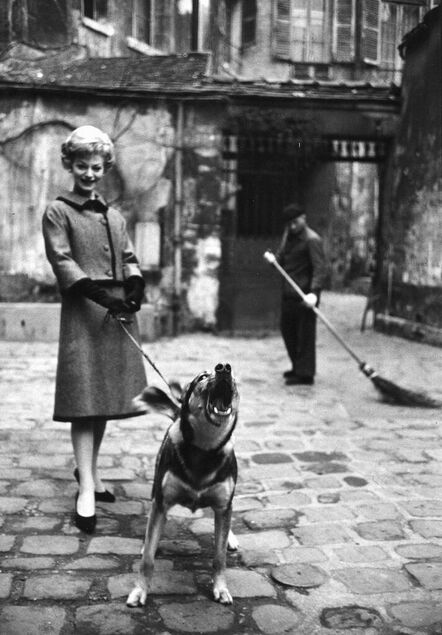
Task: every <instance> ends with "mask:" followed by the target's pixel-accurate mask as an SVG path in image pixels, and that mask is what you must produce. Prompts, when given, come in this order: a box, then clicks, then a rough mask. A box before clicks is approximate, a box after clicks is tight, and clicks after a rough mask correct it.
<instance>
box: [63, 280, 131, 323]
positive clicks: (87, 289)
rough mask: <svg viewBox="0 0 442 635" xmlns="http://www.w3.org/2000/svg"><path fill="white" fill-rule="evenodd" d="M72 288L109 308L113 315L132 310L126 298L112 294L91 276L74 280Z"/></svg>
mask: <svg viewBox="0 0 442 635" xmlns="http://www.w3.org/2000/svg"><path fill="white" fill-rule="evenodd" d="M71 290H73V291H75V292H76V293H80V294H81V295H83V296H84V297H85V298H89V300H92V301H93V302H96V303H97V304H99V305H100V306H102V307H104V308H105V309H108V310H109V312H110V313H112V315H116V314H118V313H130V312H131V311H130V309H129V307H128V305H127V304H126V302H125V301H124V300H122V299H121V298H116V297H115V296H113V295H111V294H110V293H108V292H107V291H106V290H105V289H103V287H100V285H99V284H97V283H96V282H94V281H93V280H91V279H90V278H82V279H81V280H78V281H77V282H74V284H73V285H72V286H71Z"/></svg>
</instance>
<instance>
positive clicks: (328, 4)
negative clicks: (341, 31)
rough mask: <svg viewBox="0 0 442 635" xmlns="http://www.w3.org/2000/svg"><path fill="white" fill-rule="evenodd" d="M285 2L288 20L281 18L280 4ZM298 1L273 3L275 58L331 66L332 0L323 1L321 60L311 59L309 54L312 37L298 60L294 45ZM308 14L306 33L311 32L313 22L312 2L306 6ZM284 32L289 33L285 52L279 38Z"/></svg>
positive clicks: (284, 0) (297, 62) (287, 0)
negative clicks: (296, 2)
mask: <svg viewBox="0 0 442 635" xmlns="http://www.w3.org/2000/svg"><path fill="white" fill-rule="evenodd" d="M281 1H283V2H285V3H286V6H288V19H287V18H286V17H280V15H281V14H280V13H279V3H280V2H281ZM295 1H296V0H276V1H275V2H274V3H273V42H272V44H273V54H274V56H275V57H277V58H280V59H286V60H290V61H291V62H293V63H296V64H308V65H317V64H330V63H331V62H332V60H333V55H332V42H333V37H332V36H331V35H330V28H331V27H332V26H333V21H332V14H331V9H332V0H322V2H323V3H324V11H323V15H324V21H323V26H322V37H323V39H322V56H321V59H309V53H310V51H311V48H312V45H313V41H312V39H311V37H309V39H308V42H307V50H306V52H305V53H304V54H303V56H302V58H298V57H297V56H296V55H295V53H294V44H295V39H294V37H293V30H294V27H295V18H294V11H295V9H296V7H295ZM306 9H307V14H306V28H305V31H306V32H309V31H311V20H312V7H311V3H310V1H308V2H307V4H306ZM283 31H287V33H286V34H287V50H286V51H283V50H282V48H281V42H280V41H279V38H278V32H279V33H280V34H281V33H282V32H283Z"/></svg>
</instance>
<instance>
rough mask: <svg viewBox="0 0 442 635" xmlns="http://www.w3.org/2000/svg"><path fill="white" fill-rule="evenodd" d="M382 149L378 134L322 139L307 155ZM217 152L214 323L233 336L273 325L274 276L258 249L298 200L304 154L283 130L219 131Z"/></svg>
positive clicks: (353, 155) (356, 155) (373, 158)
mask: <svg viewBox="0 0 442 635" xmlns="http://www.w3.org/2000/svg"><path fill="white" fill-rule="evenodd" d="M386 147H387V146H386V141H385V140H379V139H377V140H373V139H348V138H344V137H342V138H322V139H321V144H320V146H318V147H317V148H315V150H316V153H317V154H316V157H315V160H316V161H320V162H322V163H323V162H335V161H344V162H352V161H357V162H364V163H366V162H372V163H378V164H380V163H382V162H383V161H384V159H385V155H386ZM223 157H224V181H225V187H226V192H225V195H224V200H225V205H224V208H223V210H222V262H221V272H220V293H219V309H218V327H219V329H220V330H222V331H230V332H235V333H237V334H239V333H246V332H248V331H253V332H255V333H256V332H257V331H260V330H261V331H269V330H275V329H277V328H278V326H279V306H280V291H281V281H280V279H279V278H278V276H277V274H276V273H275V271H274V269H273V268H271V267H269V266H268V264H267V263H266V262H265V261H264V259H263V253H264V251H265V250H266V249H272V250H276V249H277V247H278V244H279V241H280V238H281V234H282V230H283V221H282V209H283V208H284V206H285V205H286V204H288V203H290V202H295V201H297V202H301V203H305V202H306V201H305V200H304V196H305V191H304V190H305V177H306V169H307V164H308V160H306V157H305V156H304V153H303V148H302V145H301V142H297V140H296V138H293V137H292V138H291V137H290V135H286V136H283V135H273V136H264V135H262V136H260V135H247V136H246V135H244V136H241V135H226V136H225V139H224V155H223ZM310 167H311V166H310Z"/></svg>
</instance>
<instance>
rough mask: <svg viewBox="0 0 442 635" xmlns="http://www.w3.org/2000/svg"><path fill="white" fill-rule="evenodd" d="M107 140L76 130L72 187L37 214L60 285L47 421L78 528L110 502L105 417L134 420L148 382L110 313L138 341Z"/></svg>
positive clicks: (67, 154) (69, 163) (66, 147)
mask: <svg viewBox="0 0 442 635" xmlns="http://www.w3.org/2000/svg"><path fill="white" fill-rule="evenodd" d="M114 157H115V154H114V147H113V144H112V142H111V140H110V138H109V137H108V135H107V134H105V133H104V132H102V131H101V130H99V129H98V128H95V127H94V126H81V127H80V128H77V129H76V130H74V131H73V132H72V133H71V134H70V135H69V136H68V138H67V139H66V141H65V143H63V144H62V150H61V159H62V163H63V166H64V168H65V169H67V170H68V171H69V172H70V173H71V174H72V188H71V190H70V191H66V192H62V193H61V194H60V196H58V197H57V198H56V199H55V200H54V201H52V202H51V203H50V204H49V205H48V207H47V209H46V211H45V213H44V215H43V236H44V240H45V247H46V255H47V258H48V260H49V262H50V264H51V266H52V269H53V271H54V274H55V276H56V278H57V282H58V285H59V288H60V292H61V297H62V303H61V319H60V339H59V349H58V364H57V376H56V389H55V407H54V416H53V418H54V420H55V421H67V422H71V438H72V445H73V450H74V456H75V460H76V463H77V468H76V469H75V471H74V476H75V478H76V479H77V481H78V483H79V491H78V493H77V495H76V498H75V515H74V519H75V524H76V526H77V527H78V528H79V529H81V530H82V531H85V532H87V533H92V532H93V531H94V530H95V526H96V514H95V502H96V501H97V500H99V501H104V502H113V501H114V500H115V497H114V495H113V494H112V493H111V492H109V491H107V490H106V488H105V486H104V485H103V482H102V481H101V479H100V476H99V472H98V465H97V463H98V454H99V450H100V446H101V442H102V439H103V435H104V432H105V428H106V423H107V421H108V420H109V419H122V418H125V417H133V416H137V415H139V414H142V413H140V412H139V411H137V412H135V411H134V409H133V407H132V404H131V401H132V398H133V397H134V396H135V395H137V394H138V393H139V392H140V391H141V390H142V389H143V388H144V387H145V386H146V383H147V382H146V375H145V370H144V365H143V362H142V359H141V356H140V355H138V354H136V351H135V354H134V347H133V344H132V343H131V342H130V339H129V338H128V337H127V335H126V333H124V331H123V330H122V329H121V327H120V325H119V324H118V322H117V321H116V320H115V319H113V318H112V316H116V315H123V316H126V317H127V318H129V319H130V323H129V320H128V322H127V323H126V327H127V328H128V329H129V330H130V332H131V334H132V335H133V336H134V337H135V338H136V339H137V340H139V334H138V327H137V321H136V318H135V315H133V314H134V313H135V312H136V311H138V310H139V309H140V305H141V301H142V298H143V293H144V280H143V277H142V274H141V271H140V268H139V265H138V261H137V259H136V257H135V254H134V252H133V247H132V244H131V241H130V239H129V237H128V234H127V231H126V223H125V220H124V218H123V217H122V215H121V214H120V213H119V212H118V211H117V210H116V209H114V208H112V207H108V205H107V204H106V202H105V201H104V199H103V198H102V196H100V194H98V192H97V191H96V187H97V185H98V184H99V182H100V180H101V179H102V177H103V176H104V174H105V173H106V172H107V171H108V170H109V169H110V168H111V167H112V165H113V163H114Z"/></svg>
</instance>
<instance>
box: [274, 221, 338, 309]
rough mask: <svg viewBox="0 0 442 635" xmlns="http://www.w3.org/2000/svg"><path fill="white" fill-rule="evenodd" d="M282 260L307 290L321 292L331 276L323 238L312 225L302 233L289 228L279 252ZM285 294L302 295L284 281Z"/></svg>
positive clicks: (297, 281) (289, 272)
mask: <svg viewBox="0 0 442 635" xmlns="http://www.w3.org/2000/svg"><path fill="white" fill-rule="evenodd" d="M277 258H278V262H279V264H280V265H281V266H282V267H283V268H284V269H285V270H286V272H287V273H288V274H289V276H290V277H291V278H293V280H294V281H295V282H296V283H297V284H298V286H299V287H301V289H302V291H303V292H304V293H310V292H312V293H316V294H317V295H319V294H320V292H321V289H322V288H323V286H324V283H325V279H326V276H327V263H326V258H325V254H324V249H323V246H322V239H321V238H320V236H318V234H317V233H316V232H314V231H313V230H312V229H310V227H305V229H303V230H302V231H301V232H299V233H298V234H293V233H291V232H286V233H285V234H284V237H283V239H282V242H281V246H280V248H279V250H278V252H277ZM283 296H284V297H299V296H298V295H297V293H296V291H295V290H294V289H293V288H292V287H291V286H290V285H289V284H288V282H285V281H284V287H283Z"/></svg>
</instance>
